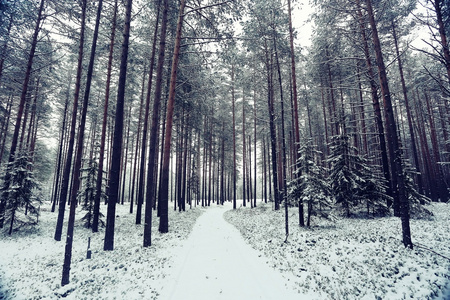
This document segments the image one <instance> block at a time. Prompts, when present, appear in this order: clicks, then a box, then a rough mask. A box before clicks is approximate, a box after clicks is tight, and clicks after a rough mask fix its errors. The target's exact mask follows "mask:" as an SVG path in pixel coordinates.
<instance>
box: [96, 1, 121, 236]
mask: <svg viewBox="0 0 450 300" xmlns="http://www.w3.org/2000/svg"><path fill="white" fill-rule="evenodd" d="M116 19H117V0H115V1H114V13H113V19H112V28H111V38H110V43H109V56H108V67H107V75H106V91H105V103H104V107H103V121H102V135H101V137H100V157H99V160H98V173H97V180H96V184H95V186H96V191H95V199H94V211H93V220H92V232H98V224H99V219H100V200H101V196H102V186H103V169H104V168H103V162H104V160H105V142H106V128H107V127H108V106H109V90H110V85H111V71H112V61H113V51H114V40H115V35H116Z"/></svg>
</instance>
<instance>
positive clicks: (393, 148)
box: [366, 0, 413, 249]
mask: <svg viewBox="0 0 450 300" xmlns="http://www.w3.org/2000/svg"><path fill="white" fill-rule="evenodd" d="M366 4H367V12H368V17H369V21H370V26H371V28H372V38H373V42H374V46H375V56H376V60H377V66H378V76H379V79H380V84H381V94H382V96H383V105H384V115H385V120H386V124H387V132H388V141H389V144H390V147H389V155H390V158H391V170H392V179H394V178H395V179H396V180H395V181H394V180H393V183H394V184H395V185H393V186H394V187H395V186H396V187H397V190H394V209H395V206H396V205H395V201H398V202H399V212H400V216H401V223H402V236H403V244H404V245H405V247H408V248H411V249H412V248H413V243H412V240H411V230H410V226H409V202H408V196H407V195H406V187H405V179H404V174H403V164H402V155H401V149H400V142H399V139H398V135H397V126H396V124H395V118H394V113H393V110H392V102H391V94H390V91H389V85H388V81H387V75H386V68H385V65H384V61H383V54H382V51H381V44H380V40H379V38H378V30H377V27H376V23H375V15H374V13H373V8H372V2H371V0H366ZM396 198H397V199H396Z"/></svg>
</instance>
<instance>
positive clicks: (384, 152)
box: [356, 0, 394, 206]
mask: <svg viewBox="0 0 450 300" xmlns="http://www.w3.org/2000/svg"><path fill="white" fill-rule="evenodd" d="M356 3H357V8H358V19H359V25H360V31H361V37H362V41H363V44H364V56H365V60H366V65H367V73H368V75H369V80H370V91H371V95H372V102H373V109H374V113H375V123H376V125H377V129H378V141H379V143H380V150H381V163H382V166H383V174H384V178H385V179H386V181H387V182H388V187H389V188H388V190H387V194H388V195H389V196H391V197H393V196H394V195H393V188H392V187H393V186H394V182H393V181H392V180H391V174H390V172H389V160H388V148H387V144H386V137H385V134H384V125H383V117H382V114H381V108H380V101H379V97H378V88H377V83H376V82H375V74H374V73H373V67H372V60H371V58H370V52H369V44H368V42H367V41H368V37H367V36H366V25H365V23H364V18H363V15H362V11H361V10H362V9H361V5H360V0H357V2H356ZM391 205H392V203H388V206H391Z"/></svg>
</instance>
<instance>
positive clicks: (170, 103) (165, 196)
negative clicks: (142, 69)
mask: <svg viewBox="0 0 450 300" xmlns="http://www.w3.org/2000/svg"><path fill="white" fill-rule="evenodd" d="M185 6H186V1H185V0H181V1H180V10H179V15H178V23H177V31H176V36H175V47H174V50H173V58H172V69H171V74H170V87H169V98H168V100H167V116H166V130H165V131H166V133H165V139H164V155H163V169H162V174H161V177H162V181H161V209H160V213H161V215H160V218H159V231H160V232H161V233H167V232H169V215H168V205H169V163H170V147H171V140H172V124H173V111H174V106H175V87H176V80H177V69H178V60H179V55H180V46H181V32H182V27H183V19H184V8H185Z"/></svg>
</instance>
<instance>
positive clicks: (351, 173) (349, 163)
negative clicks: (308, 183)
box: [328, 133, 390, 217]
mask: <svg viewBox="0 0 450 300" xmlns="http://www.w3.org/2000/svg"><path fill="white" fill-rule="evenodd" d="M330 150H331V153H330V157H329V158H328V161H329V162H330V163H331V170H330V176H329V182H330V185H331V190H332V194H333V196H334V199H335V203H336V204H339V205H341V206H342V208H343V209H344V210H345V214H346V216H347V217H350V214H351V213H350V209H351V208H352V207H357V206H358V205H361V204H364V203H365V204H366V207H367V212H368V213H369V212H370V209H372V212H373V213H374V214H375V213H376V214H379V215H380V214H381V215H383V214H386V213H387V212H388V207H387V202H388V200H389V199H390V198H389V196H388V195H387V187H386V184H385V182H384V180H383V179H382V177H381V176H379V175H377V172H376V171H375V170H374V168H373V167H372V166H370V165H369V164H368V162H367V160H366V159H364V158H363V157H361V156H360V155H358V152H357V149H356V148H355V147H353V146H351V144H350V137H349V135H347V134H345V133H344V134H340V135H337V136H334V137H333V138H332V142H331V147H330Z"/></svg>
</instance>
